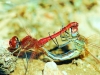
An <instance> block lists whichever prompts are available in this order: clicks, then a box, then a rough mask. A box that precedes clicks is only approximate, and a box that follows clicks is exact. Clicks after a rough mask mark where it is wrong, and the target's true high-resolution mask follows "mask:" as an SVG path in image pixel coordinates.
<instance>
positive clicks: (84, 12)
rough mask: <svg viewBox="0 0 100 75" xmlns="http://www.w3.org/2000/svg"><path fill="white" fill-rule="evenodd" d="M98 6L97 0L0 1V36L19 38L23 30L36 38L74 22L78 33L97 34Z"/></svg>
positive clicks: (99, 20)
mask: <svg viewBox="0 0 100 75" xmlns="http://www.w3.org/2000/svg"><path fill="white" fill-rule="evenodd" d="M99 7H100V1H99V0H21V1H20V0H0V35H1V37H0V38H4V39H9V38H10V37H12V36H14V35H17V36H18V37H21V38H22V37H24V36H25V35H26V32H25V30H24V29H26V30H27V31H28V32H29V33H30V34H31V35H32V36H33V37H34V38H37V39H39V38H40V37H45V36H48V32H50V33H51V34H52V32H54V31H55V32H56V31H59V30H60V29H61V28H62V25H63V26H66V25H67V24H69V23H70V22H74V21H75V22H78V23H79V32H80V34H81V35H83V36H90V35H92V34H94V33H97V34H99V33H100V30H99V28H100V14H99V13H100V9H99ZM44 33H45V34H44Z"/></svg>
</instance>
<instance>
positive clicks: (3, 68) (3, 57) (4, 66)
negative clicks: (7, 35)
mask: <svg viewBox="0 0 100 75" xmlns="http://www.w3.org/2000/svg"><path fill="white" fill-rule="evenodd" d="M15 64H16V58H15V57H14V56H12V55H11V53H10V52H9V51H8V50H7V44H5V43H4V41H3V40H0V75H1V74H10V73H11V72H12V71H14V69H15Z"/></svg>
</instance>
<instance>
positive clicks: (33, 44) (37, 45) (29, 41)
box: [8, 22, 78, 58]
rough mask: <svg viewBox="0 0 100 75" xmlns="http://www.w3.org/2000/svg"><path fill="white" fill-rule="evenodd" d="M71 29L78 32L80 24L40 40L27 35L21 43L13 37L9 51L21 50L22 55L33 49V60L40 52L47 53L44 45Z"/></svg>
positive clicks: (73, 24)
mask: <svg viewBox="0 0 100 75" xmlns="http://www.w3.org/2000/svg"><path fill="white" fill-rule="evenodd" d="M69 28H71V29H72V30H73V32H75V31H77V29H78V23H77V22H71V23H69V24H68V25H67V26H65V27H63V28H62V29H61V30H60V31H58V32H56V33H54V34H53V35H51V36H48V37H45V38H42V39H40V40H37V39H35V38H32V36H30V35H27V36H26V37H24V38H23V39H22V40H21V41H19V39H18V37H17V36H13V37H12V38H11V39H10V41H9V45H10V47H9V48H8V49H9V50H10V51H11V52H13V53H14V52H15V51H16V49H21V50H20V54H19V55H22V54H23V53H24V52H25V51H29V49H32V50H33V52H32V55H31V58H34V57H36V55H38V54H39V53H40V52H42V53H45V51H44V50H43V49H42V48H41V47H42V46H43V45H44V44H46V43H47V42H48V41H50V40H52V39H53V38H56V37H57V36H59V35H60V34H62V33H64V32H65V31H66V30H68V29H69ZM15 53H16V52H15Z"/></svg>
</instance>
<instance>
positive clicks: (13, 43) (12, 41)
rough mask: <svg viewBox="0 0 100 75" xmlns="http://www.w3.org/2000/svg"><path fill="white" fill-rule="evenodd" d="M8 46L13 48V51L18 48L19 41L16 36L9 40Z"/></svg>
mask: <svg viewBox="0 0 100 75" xmlns="http://www.w3.org/2000/svg"><path fill="white" fill-rule="evenodd" d="M9 45H10V47H11V48H14V49H16V48H18V47H19V40H18V38H17V36H14V37H12V38H11V39H10V41H9Z"/></svg>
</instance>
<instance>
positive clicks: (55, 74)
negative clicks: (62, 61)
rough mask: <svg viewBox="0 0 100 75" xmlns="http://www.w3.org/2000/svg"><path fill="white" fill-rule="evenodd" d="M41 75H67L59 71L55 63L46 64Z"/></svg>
mask: <svg viewBox="0 0 100 75" xmlns="http://www.w3.org/2000/svg"><path fill="white" fill-rule="evenodd" d="M43 75H67V73H66V72H65V71H62V72H61V71H60V70H59V69H58V68H57V65H56V63H55V62H53V61H52V62H47V63H46V64H45V66H44V71H43Z"/></svg>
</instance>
